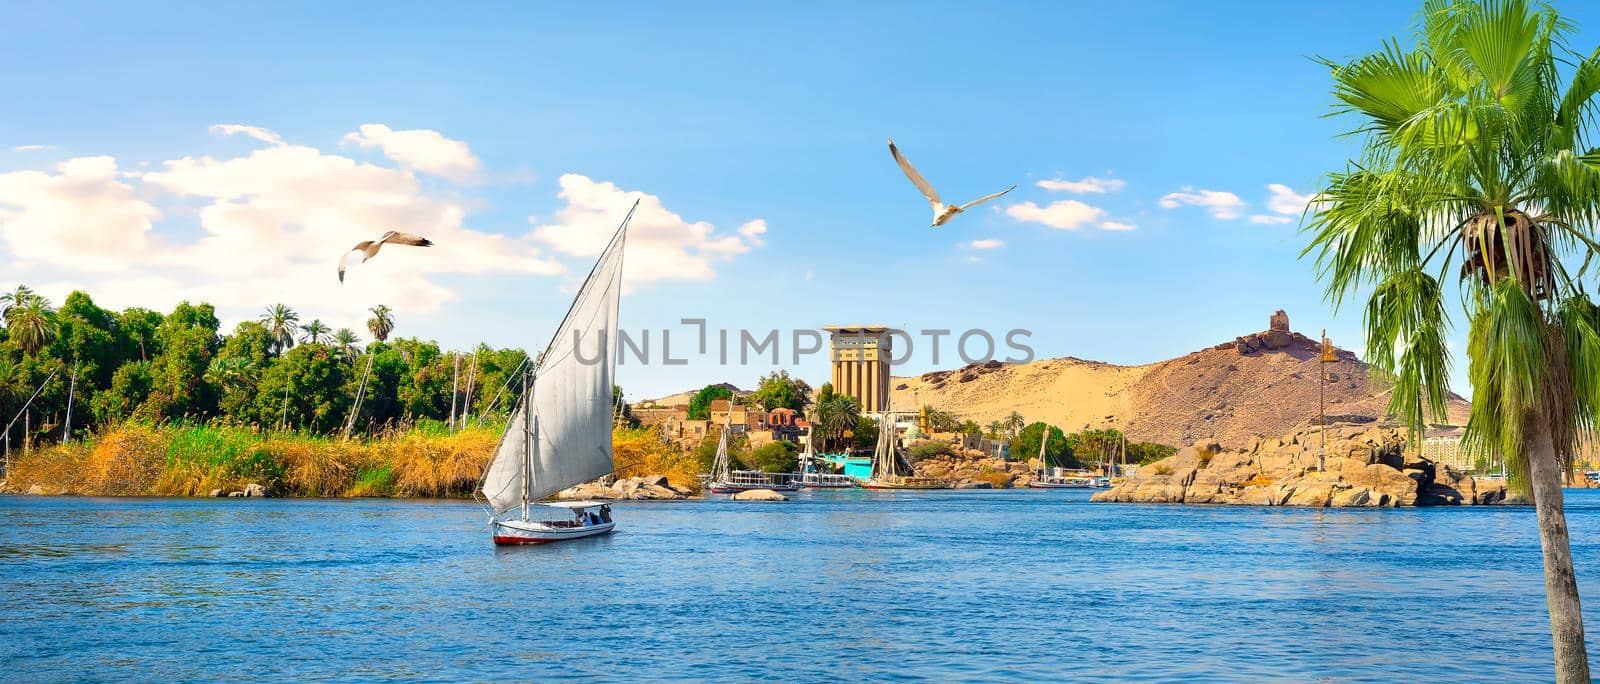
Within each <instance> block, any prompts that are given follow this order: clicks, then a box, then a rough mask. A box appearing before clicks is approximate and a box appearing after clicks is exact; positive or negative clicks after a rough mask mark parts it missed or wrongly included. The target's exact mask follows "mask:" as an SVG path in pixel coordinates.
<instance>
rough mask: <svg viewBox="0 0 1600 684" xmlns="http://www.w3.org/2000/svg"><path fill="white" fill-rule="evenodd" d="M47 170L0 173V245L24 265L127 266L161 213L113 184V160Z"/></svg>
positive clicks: (115, 174)
mask: <svg viewBox="0 0 1600 684" xmlns="http://www.w3.org/2000/svg"><path fill="white" fill-rule="evenodd" d="M54 170H55V173H50V172H47V171H15V172H11V173H6V174H0V241H3V243H4V245H5V246H6V247H7V249H8V251H9V252H10V253H11V256H12V257H14V258H15V259H17V260H18V261H20V262H23V263H24V264H33V263H45V264H59V263H68V264H73V265H74V266H76V267H77V268H80V269H83V270H89V271H119V270H126V269H129V268H132V267H133V266H134V265H135V263H134V262H135V261H136V260H137V258H138V256H139V255H140V254H142V253H144V252H145V251H146V250H147V249H148V247H149V244H150V230H151V226H152V222H153V221H155V220H156V219H157V218H160V216H161V212H160V211H158V210H156V208H155V207H154V206H151V205H150V204H149V203H148V202H145V201H144V200H142V199H140V198H139V197H138V196H136V195H135V193H134V189H133V186H131V185H128V184H127V183H124V182H122V181H121V180H119V178H118V177H119V175H120V173H119V172H118V170H117V160H115V159H113V158H111V157H80V158H76V159H69V160H67V161H64V162H61V163H60V164H57V165H55V167H54Z"/></svg>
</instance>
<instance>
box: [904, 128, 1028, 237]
mask: <svg viewBox="0 0 1600 684" xmlns="http://www.w3.org/2000/svg"><path fill="white" fill-rule="evenodd" d="M889 154H892V155H894V162H895V163H896V164H899V165H900V170H901V171H904V172H905V174H906V178H910V179H911V184H912V185H915V186H917V189H918V190H921V191H922V196H923V197H926V198H928V204H931V205H933V224H932V225H933V226H935V227H938V226H942V225H944V224H946V223H948V222H949V221H950V219H953V218H955V216H956V214H959V213H961V212H963V211H966V210H967V209H969V208H971V207H973V206H975V205H979V204H983V203H984V202H987V201H989V200H992V199H994V198H996V197H999V196H1001V195H1004V194H1006V193H1008V192H1011V191H1012V190H1015V189H1017V186H1015V185H1013V186H1011V187H1009V188H1006V189H1004V190H1001V191H1000V192H997V193H994V194H992V195H984V196H983V197H979V198H978V199H975V200H972V201H971V202H968V203H966V204H963V205H961V206H956V205H954V204H946V203H945V202H944V200H941V199H939V191H937V190H934V189H933V185H932V184H930V183H928V179H926V178H923V177H922V174H920V173H917V169H916V167H914V166H912V165H911V162H908V161H906V158H905V156H903V155H901V154H900V148H898V147H895V146H894V139H893V138H890V139H889Z"/></svg>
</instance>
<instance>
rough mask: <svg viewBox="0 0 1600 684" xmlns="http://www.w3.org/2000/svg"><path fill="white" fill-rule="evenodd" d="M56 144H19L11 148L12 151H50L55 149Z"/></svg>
mask: <svg viewBox="0 0 1600 684" xmlns="http://www.w3.org/2000/svg"><path fill="white" fill-rule="evenodd" d="M55 148H56V146H55V145H18V146H16V147H13V148H11V151H12V152H48V151H50V150H53V149H55Z"/></svg>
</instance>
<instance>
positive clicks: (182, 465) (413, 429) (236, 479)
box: [6, 421, 699, 498]
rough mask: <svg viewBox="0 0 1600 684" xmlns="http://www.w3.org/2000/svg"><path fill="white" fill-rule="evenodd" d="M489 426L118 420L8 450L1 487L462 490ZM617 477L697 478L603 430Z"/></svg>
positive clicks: (106, 492)
mask: <svg viewBox="0 0 1600 684" xmlns="http://www.w3.org/2000/svg"><path fill="white" fill-rule="evenodd" d="M499 438H500V426H499V425H485V426H479V425H475V424H474V425H468V426H467V427H466V428H465V429H458V430H454V431H452V430H449V429H448V428H447V426H446V425H445V424H443V423H440V422H436V421H430V422H423V423H418V424H415V425H411V426H409V428H408V429H406V430H403V431H386V432H383V433H379V434H374V435H369V436H364V437H360V438H353V439H343V438H339V437H325V436H316V435H308V434H305V433H289V432H263V431H260V430H257V429H254V428H252V427H248V426H238V425H229V424H226V423H223V422H220V421H218V422H213V423H208V424H199V425H194V424H183V423H171V424H162V425H153V424H149V423H143V422H138V421H130V422H127V423H123V424H121V425H118V426H115V427H113V428H109V429H107V430H105V431H104V432H102V433H97V434H94V435H90V436H89V437H88V438H87V439H85V440H82V441H76V442H71V443H68V444H54V445H51V446H48V447H44V448H38V449H34V450H32V451H30V452H28V453H20V452H13V453H12V455H11V471H10V474H9V476H8V477H7V478H6V489H7V490H8V491H12V492H19V493H28V492H33V493H41V494H76V495H86V496H209V495H211V494H212V493H214V492H216V491H217V490H221V491H223V492H228V491H240V490H243V489H244V488H245V486H246V485H249V484H259V485H262V486H264V487H266V489H267V491H269V492H271V493H272V495H274V496H301V497H359V496H392V497H429V498H466V497H470V496H472V491H473V489H475V488H476V487H477V484H478V478H479V476H480V475H481V474H482V473H483V469H484V466H485V465H486V464H488V462H489V457H490V455H491V454H492V453H493V452H494V448H495V445H496V444H497V443H498V441H499ZM613 444H614V446H615V453H616V464H617V476H618V477H633V476H643V475H665V476H666V477H667V479H668V481H670V482H671V483H672V484H674V485H676V486H679V487H683V488H686V489H690V490H696V489H698V487H699V484H698V477H697V476H696V473H697V472H698V471H697V470H696V468H695V464H694V461H693V458H692V456H690V455H686V454H683V453H681V452H679V451H678V450H677V449H675V448H673V447H671V446H670V445H668V444H667V443H665V442H664V441H662V440H661V437H660V435H659V433H657V432H656V431H654V430H635V429H628V428H620V429H618V430H617V431H616V432H615V433H614V434H613Z"/></svg>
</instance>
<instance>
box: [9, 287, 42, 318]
mask: <svg viewBox="0 0 1600 684" xmlns="http://www.w3.org/2000/svg"><path fill="white" fill-rule="evenodd" d="M38 296H39V295H38V294H37V293H35V292H34V291H33V288H31V287H28V286H27V285H18V286H17V289H15V290H12V291H10V292H7V293H5V294H0V320H5V314H6V312H7V311H10V310H11V309H13V308H17V307H21V306H24V305H26V304H27V303H28V302H30V301H32V300H33V299H34V298H35V297H38Z"/></svg>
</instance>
